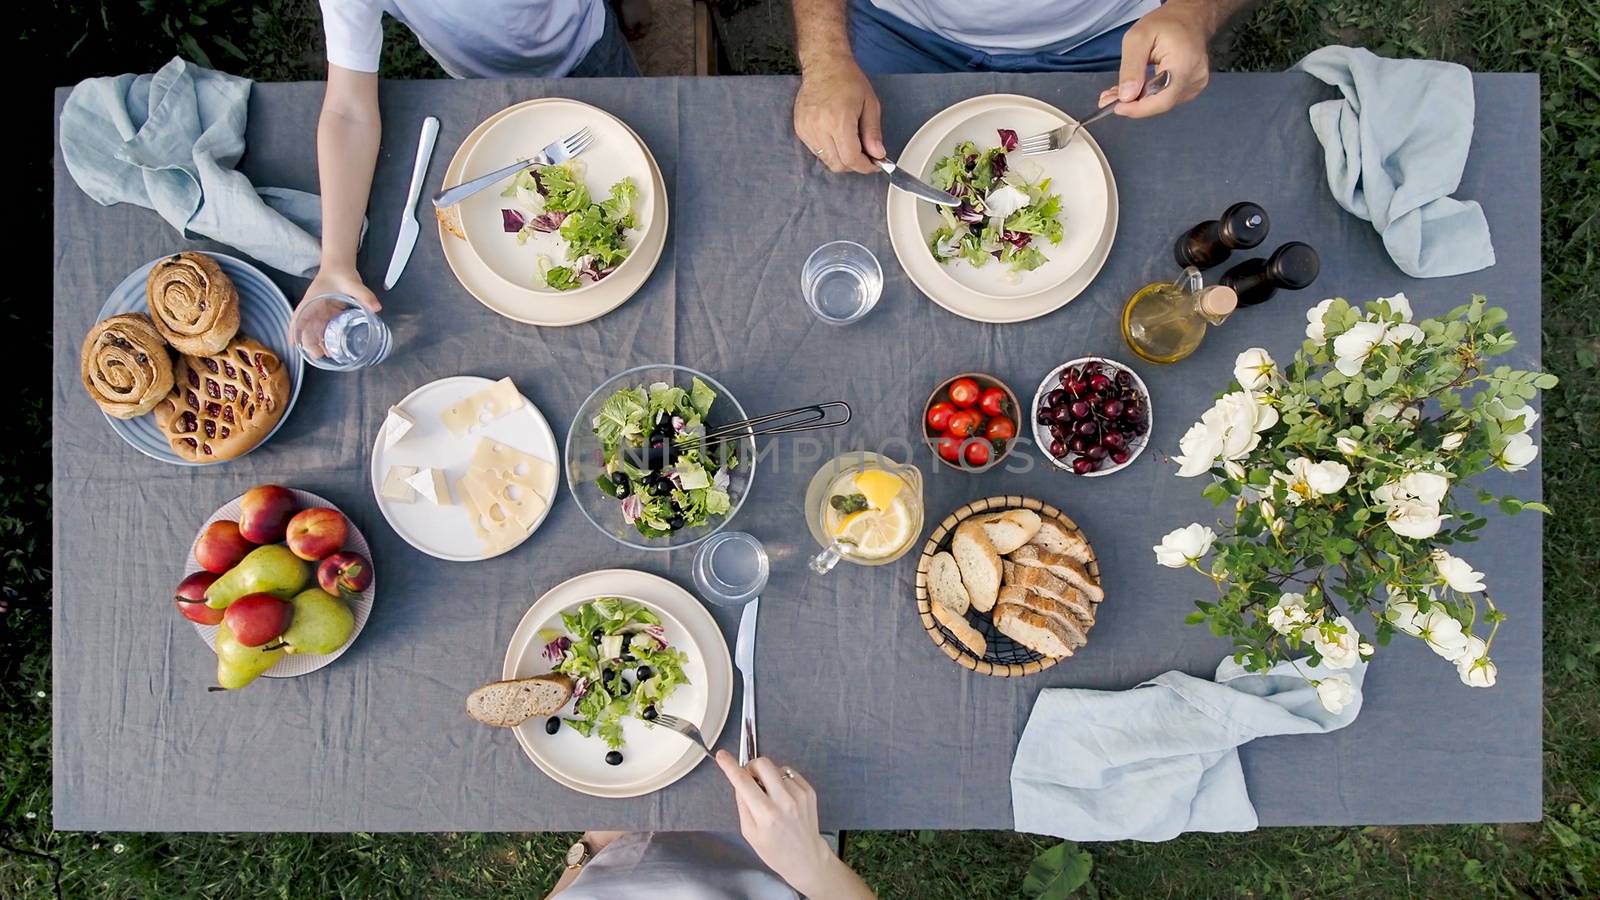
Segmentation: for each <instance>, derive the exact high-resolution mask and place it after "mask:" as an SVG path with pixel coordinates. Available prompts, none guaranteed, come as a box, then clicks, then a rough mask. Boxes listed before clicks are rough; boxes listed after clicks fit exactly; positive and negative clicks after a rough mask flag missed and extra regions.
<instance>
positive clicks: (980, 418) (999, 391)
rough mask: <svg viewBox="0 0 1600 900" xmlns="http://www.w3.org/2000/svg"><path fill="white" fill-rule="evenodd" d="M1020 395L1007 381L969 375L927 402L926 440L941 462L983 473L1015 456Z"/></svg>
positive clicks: (956, 379) (924, 418) (940, 388)
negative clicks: (1013, 454)
mask: <svg viewBox="0 0 1600 900" xmlns="http://www.w3.org/2000/svg"><path fill="white" fill-rule="evenodd" d="M1019 408H1020V407H1019V406H1018V404H1017V395H1016V394H1014V393H1012V392H1011V388H1009V387H1006V384H1005V382H1003V381H1001V380H1000V379H998V378H996V377H994V376H993V375H985V374H983V373H982V372H966V373H964V374H961V375H957V376H955V377H954V378H951V379H950V380H948V381H946V382H944V383H943V384H941V385H939V386H938V387H937V388H935V389H934V392H933V393H932V394H931V395H930V396H929V397H928V404H927V406H926V407H925V408H924V412H923V415H922V431H923V436H924V437H926V438H927V440H928V446H930V447H932V448H933V452H934V455H935V456H937V457H939V461H940V462H942V463H944V464H945V465H947V466H950V467H951V468H953V469H960V470H961V471H963V472H982V471H985V470H987V469H990V468H992V467H994V466H996V465H998V464H999V463H1000V461H1001V460H1003V459H1005V458H1006V457H1007V456H1009V455H1010V454H1011V448H1012V447H1013V446H1015V445H1016V442H1017V410H1018V409H1019Z"/></svg>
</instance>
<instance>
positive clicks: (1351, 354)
mask: <svg viewBox="0 0 1600 900" xmlns="http://www.w3.org/2000/svg"><path fill="white" fill-rule="evenodd" d="M1386 331H1388V327H1387V326H1385V325H1384V324H1383V323H1382V322H1357V323H1356V324H1354V325H1351V326H1350V330H1349V331H1346V332H1345V333H1343V334H1341V335H1339V336H1338V337H1336V338H1334V339H1333V355H1334V362H1333V367H1334V368H1336V369H1338V370H1339V372H1340V373H1341V374H1343V375H1346V376H1349V377H1355V376H1356V375H1359V374H1360V373H1361V367H1362V366H1364V365H1366V363H1367V357H1369V356H1371V355H1372V351H1373V350H1375V349H1377V347H1378V345H1379V344H1381V343H1382V342H1383V335H1384V333H1385V332H1386Z"/></svg>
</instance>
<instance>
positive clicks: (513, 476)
mask: <svg viewBox="0 0 1600 900" xmlns="http://www.w3.org/2000/svg"><path fill="white" fill-rule="evenodd" d="M479 470H482V471H488V472H493V473H495V474H496V475H498V476H499V477H500V479H501V480H502V481H505V482H506V483H508V484H514V485H516V486H517V487H519V488H522V489H524V490H529V491H532V492H534V493H535V494H538V495H539V496H541V497H543V498H545V500H549V499H551V497H552V496H553V495H554V494H555V490H556V482H557V481H558V480H559V478H560V473H559V472H558V471H557V470H556V465H555V463H552V462H550V461H548V460H544V459H540V458H539V457H537V456H534V455H533V454H531V453H524V452H522V451H521V450H518V449H517V448H515V447H508V446H506V445H505V444H502V443H500V442H499V441H497V440H495V439H494V438H484V439H482V440H480V441H479V442H478V448H477V449H476V450H475V451H473V453H472V461H471V463H470V464H469V465H468V471H469V472H471V471H479Z"/></svg>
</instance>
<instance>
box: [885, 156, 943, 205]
mask: <svg viewBox="0 0 1600 900" xmlns="http://www.w3.org/2000/svg"><path fill="white" fill-rule="evenodd" d="M872 162H873V164H874V165H876V166H877V167H878V168H880V169H882V170H883V171H884V173H885V174H887V175H888V176H889V184H891V185H893V186H894V187H897V188H899V189H900V190H902V191H905V192H906V193H908V194H911V195H912V196H914V197H920V198H922V199H923V200H926V201H928V202H929V203H937V204H939V205H940V206H960V205H961V201H960V200H957V199H956V198H955V195H954V194H951V193H950V192H949V191H941V190H939V189H938V188H936V187H934V186H933V185H931V184H929V183H927V182H926V181H923V180H922V179H921V178H918V177H917V176H915V175H913V174H911V173H910V172H907V171H906V170H905V169H902V168H900V167H899V166H898V165H896V164H895V161H894V160H892V159H888V158H884V159H875V160H873V161H872Z"/></svg>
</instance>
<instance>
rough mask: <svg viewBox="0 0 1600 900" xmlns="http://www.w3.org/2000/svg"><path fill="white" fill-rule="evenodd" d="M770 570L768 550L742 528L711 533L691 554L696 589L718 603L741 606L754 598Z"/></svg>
mask: <svg viewBox="0 0 1600 900" xmlns="http://www.w3.org/2000/svg"><path fill="white" fill-rule="evenodd" d="M771 571H772V570H771V564H770V562H769V561H768V560H767V549H766V548H765V547H763V546H761V542H760V541H758V540H756V539H755V538H754V537H753V536H751V535H748V534H746V533H744V532H742V531H724V532H721V533H720V534H714V535H712V536H711V537H710V538H708V539H707V540H706V541H705V543H703V544H701V545H700V549H699V550H697V551H695V554H694V567H693V578H694V586H695V589H696V590H698V591H699V592H700V596H701V597H703V598H705V599H706V600H707V601H709V602H711V603H715V604H717V605H718V606H743V605H745V604H746V603H749V602H750V601H751V600H754V599H756V597H758V596H760V594H761V590H762V588H765V587H766V586H767V577H768V576H769V575H770V574H771Z"/></svg>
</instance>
